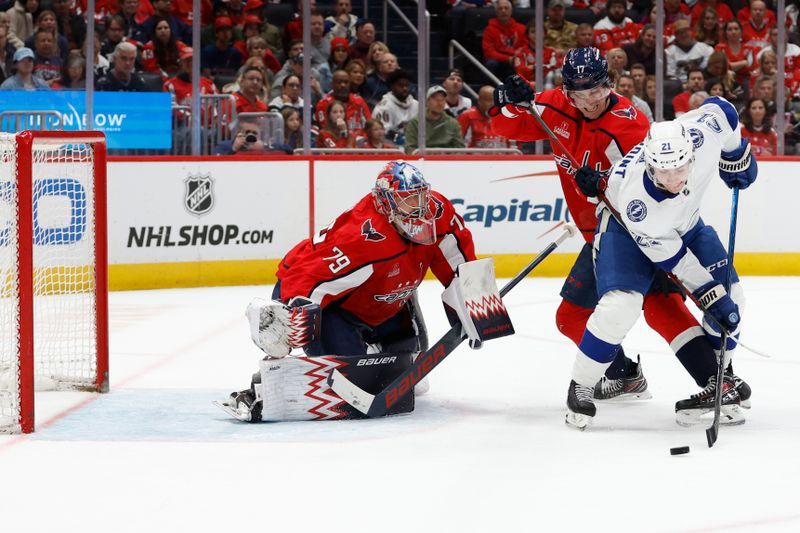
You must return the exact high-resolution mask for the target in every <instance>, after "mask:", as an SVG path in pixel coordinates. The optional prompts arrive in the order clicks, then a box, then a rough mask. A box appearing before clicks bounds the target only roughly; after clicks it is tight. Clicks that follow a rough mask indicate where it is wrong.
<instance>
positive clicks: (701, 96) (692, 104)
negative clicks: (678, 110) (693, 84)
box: [689, 91, 709, 111]
mask: <svg viewBox="0 0 800 533" xmlns="http://www.w3.org/2000/svg"><path fill="white" fill-rule="evenodd" d="M708 96H709V95H708V93H707V92H705V91H697V92H696V93H694V94H693V95H692V96H690V97H689V111H694V110H695V109H697V108H699V107H700V106H701V105H703V102H705V101H706V100H707V99H708Z"/></svg>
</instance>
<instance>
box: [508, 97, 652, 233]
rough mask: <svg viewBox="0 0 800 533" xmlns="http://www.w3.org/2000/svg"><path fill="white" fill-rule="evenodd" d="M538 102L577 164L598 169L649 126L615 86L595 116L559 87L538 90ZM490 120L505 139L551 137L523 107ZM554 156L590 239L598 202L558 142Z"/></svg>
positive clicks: (574, 212)
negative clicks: (586, 114)
mask: <svg viewBox="0 0 800 533" xmlns="http://www.w3.org/2000/svg"><path fill="white" fill-rule="evenodd" d="M536 108H537V109H538V111H539V113H540V114H541V116H542V119H544V121H545V123H546V124H547V125H548V126H549V127H550V129H551V130H553V132H554V133H555V134H556V136H557V137H558V138H559V140H560V141H561V142H562V143H563V144H564V146H565V148H566V149H567V150H568V151H569V153H570V154H571V155H572V156H573V157H574V158H575V159H576V160H577V161H578V163H579V164H581V165H588V166H590V167H592V168H594V169H596V170H599V171H601V172H603V171H608V170H610V169H611V166H612V165H613V164H614V163H615V162H617V161H619V160H620V159H622V156H624V155H625V154H626V153H628V151H629V150H630V149H631V148H633V147H634V146H636V145H637V144H639V143H640V142H642V141H643V140H644V137H645V135H647V130H648V129H649V127H650V125H649V123H648V121H647V118H646V117H645V116H644V114H642V112H641V111H639V110H638V109H637V108H636V106H634V105H633V104H632V103H631V101H630V100H628V99H627V98H625V97H624V96H620V95H618V94H616V93H613V92H612V93H611V96H610V103H609V107H608V109H607V110H606V111H605V112H604V113H603V114H602V115H600V116H599V117H598V118H597V119H595V120H587V119H586V118H584V117H583V115H582V114H581V112H580V111H578V109H577V108H576V107H575V106H573V105H572V103H571V102H570V101H569V100H568V99H567V97H566V95H565V94H564V92H563V91H562V90H561V89H549V90H546V91H543V92H541V93H539V94H537V95H536ZM492 125H493V126H494V130H495V131H496V132H497V133H499V134H500V135H502V136H504V137H506V138H507V139H514V140H518V141H538V140H541V139H549V137H548V136H547V134H546V133H545V132H544V130H542V128H541V127H540V126H539V124H538V123H537V122H536V119H534V118H533V116H532V115H531V114H530V112H529V111H528V110H527V109H526V108H524V107H516V106H512V105H508V106H505V107H504V108H503V109H502V110H501V112H500V114H498V115H497V116H495V117H493V118H492ZM553 156H554V158H555V160H556V167H557V168H558V174H559V177H560V178H561V188H562V189H563V190H564V198H565V199H566V201H567V207H568V208H569V211H570V214H571V215H572V218H573V220H574V221H575V224H576V225H577V226H578V229H580V230H581V233H582V234H583V237H584V239H586V241H587V242H591V241H592V239H593V238H594V230H595V226H596V225H597V216H596V215H595V208H596V207H597V206H596V205H595V204H594V203H592V202H590V201H589V200H588V199H587V198H586V196H584V195H583V193H581V192H580V189H578V186H577V184H576V183H575V180H574V178H573V176H574V174H575V172H576V171H577V169H576V168H573V167H572V164H571V163H570V161H569V157H567V156H566V155H565V154H563V153H560V152H559V150H558V148H557V147H556V146H553Z"/></svg>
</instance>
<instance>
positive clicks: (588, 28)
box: [575, 24, 594, 48]
mask: <svg viewBox="0 0 800 533" xmlns="http://www.w3.org/2000/svg"><path fill="white" fill-rule="evenodd" d="M575 46H576V47H577V48H590V47H592V46H594V28H592V25H591V24H578V29H577V30H575Z"/></svg>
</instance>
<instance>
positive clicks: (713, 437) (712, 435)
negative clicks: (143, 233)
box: [706, 424, 717, 448]
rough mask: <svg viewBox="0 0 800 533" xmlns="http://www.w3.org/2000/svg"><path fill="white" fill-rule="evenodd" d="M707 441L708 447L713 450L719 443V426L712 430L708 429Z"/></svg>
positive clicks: (714, 426)
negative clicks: (716, 443)
mask: <svg viewBox="0 0 800 533" xmlns="http://www.w3.org/2000/svg"><path fill="white" fill-rule="evenodd" d="M706 440H707V441H708V447H709V448H711V447H712V446H714V443H715V442H717V425H716V424H714V425H712V426H711V427H710V428H708V429H706Z"/></svg>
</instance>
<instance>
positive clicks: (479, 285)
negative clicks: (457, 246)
mask: <svg viewBox="0 0 800 533" xmlns="http://www.w3.org/2000/svg"><path fill="white" fill-rule="evenodd" d="M442 302H444V307H445V311H446V312H447V314H448V318H449V319H450V321H451V324H454V323H455V321H454V319H453V316H454V315H455V316H456V317H458V321H460V322H461V325H462V326H463V328H464V332H465V333H466V334H467V337H469V338H470V339H471V340H474V341H487V340H491V339H496V338H498V337H505V336H506V335H513V334H514V326H513V325H512V324H511V318H510V317H509V316H508V311H507V310H506V307H505V305H504V304H503V300H502V298H501V297H500V291H498V290H497V283H496V282H495V275H494V261H493V260H492V258H486V259H478V260H476V261H469V262H467V263H462V264H460V265H459V266H458V276H457V277H455V278H453V282H452V283H450V285H449V286H448V287H447V289H445V291H444V292H443V293H442Z"/></svg>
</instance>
